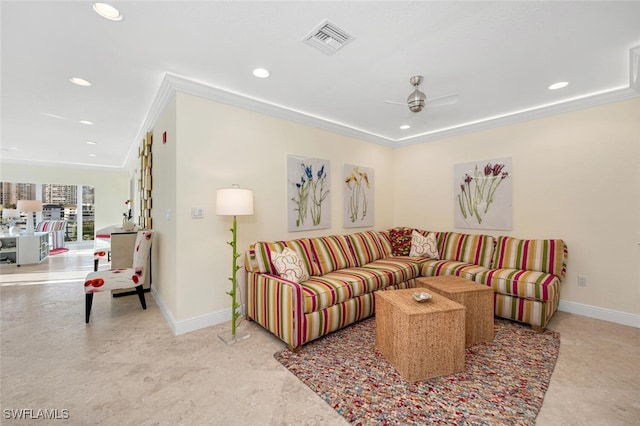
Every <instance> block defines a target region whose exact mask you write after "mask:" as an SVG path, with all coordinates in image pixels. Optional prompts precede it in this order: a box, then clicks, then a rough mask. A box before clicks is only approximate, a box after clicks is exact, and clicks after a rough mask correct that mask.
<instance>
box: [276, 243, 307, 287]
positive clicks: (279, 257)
mask: <svg viewBox="0 0 640 426" xmlns="http://www.w3.org/2000/svg"><path fill="white" fill-rule="evenodd" d="M271 261H272V262H273V265H274V266H275V267H276V270H277V271H278V275H280V276H281V277H284V278H285V279H287V280H289V281H293V282H296V283H299V282H301V281H306V280H308V279H309V272H307V268H306V267H305V265H304V262H303V261H302V259H300V257H299V256H298V254H297V253H296V252H295V251H294V250H292V249H290V248H289V247H285V248H284V249H283V250H282V253H278V252H275V251H272V252H271Z"/></svg>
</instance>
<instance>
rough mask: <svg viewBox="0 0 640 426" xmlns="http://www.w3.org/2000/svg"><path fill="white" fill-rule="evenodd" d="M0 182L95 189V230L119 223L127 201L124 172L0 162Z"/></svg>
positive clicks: (127, 185)
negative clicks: (48, 184)
mask: <svg viewBox="0 0 640 426" xmlns="http://www.w3.org/2000/svg"><path fill="white" fill-rule="evenodd" d="M1 166H2V167H0V181H2V182H16V183H56V184H61V185H87V186H93V187H94V188H95V196H96V199H95V202H96V204H95V209H96V211H95V213H96V216H95V229H100V228H104V227H106V226H109V225H114V224H119V223H122V214H123V213H124V212H125V211H126V206H125V204H124V202H125V201H126V200H127V198H128V197H129V172H128V171H125V170H106V169H84V168H71V167H50V166H37V165H29V164H18V163H7V162H2V163H1Z"/></svg>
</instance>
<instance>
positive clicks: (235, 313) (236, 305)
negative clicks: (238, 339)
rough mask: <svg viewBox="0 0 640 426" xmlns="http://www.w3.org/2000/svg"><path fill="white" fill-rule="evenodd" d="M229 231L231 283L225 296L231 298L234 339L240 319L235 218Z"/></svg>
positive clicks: (234, 217)
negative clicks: (231, 251)
mask: <svg viewBox="0 0 640 426" xmlns="http://www.w3.org/2000/svg"><path fill="white" fill-rule="evenodd" d="M230 231H231V235H232V240H231V241H227V244H229V245H230V246H231V248H232V249H233V255H232V259H231V262H232V264H231V277H229V281H231V290H230V291H228V292H227V294H228V295H229V296H231V336H233V337H235V335H236V320H237V319H238V318H239V317H240V312H238V308H239V307H240V304H239V303H238V302H237V300H236V294H237V293H236V291H237V288H238V285H237V284H238V281H237V277H236V272H238V269H240V267H239V266H238V265H237V260H238V258H239V257H240V255H239V254H238V249H237V243H238V239H237V235H238V227H237V221H236V216H235V215H234V216H233V227H232V228H231V229H230Z"/></svg>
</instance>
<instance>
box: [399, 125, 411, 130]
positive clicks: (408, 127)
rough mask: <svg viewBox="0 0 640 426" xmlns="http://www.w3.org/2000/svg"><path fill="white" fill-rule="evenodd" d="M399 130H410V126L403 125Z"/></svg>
mask: <svg viewBox="0 0 640 426" xmlns="http://www.w3.org/2000/svg"><path fill="white" fill-rule="evenodd" d="M400 128H401V129H402V130H407V129H410V128H411V126H409V125H408V124H403V125H402V126H400Z"/></svg>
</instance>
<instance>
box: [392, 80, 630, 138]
mask: <svg viewBox="0 0 640 426" xmlns="http://www.w3.org/2000/svg"><path fill="white" fill-rule="evenodd" d="M637 96H640V91H636V90H633V89H632V88H630V87H624V88H617V89H612V90H609V91H605V92H600V93H597V94H591V95H586V96H583V97H580V98H575V99H571V100H568V101H563V102H561V103H556V104H551V105H542V106H539V107H534V108H531V109H527V110H522V111H515V112H511V113H507V114H504V115H501V116H495V117H486V118H482V119H480V120H477V121H474V122H470V123H463V124H461V125H458V126H455V127H449V128H442V129H436V130H434V131H432V132H429V133H423V134H420V135H415V136H411V137H408V138H404V139H400V140H398V142H397V143H396V145H395V146H396V147H401V146H406V145H415V144H418V143H423V142H430V141H434V140H439V139H444V138H448V137H452V136H458V135H463V134H467V133H472V132H477V131H479V130H486V129H492V128H495V127H502V126H507V125H510V124H515V123H520V122H523V121H528V120H535V119H538V118H543V117H548V116H551V115H558V114H563V113H566V112H572V111H577V110H580V109H584V108H591V107H594V106H598V105H603V104H608V103H612V102H619V101H624V100H627V99H631V98H634V97H637Z"/></svg>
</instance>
